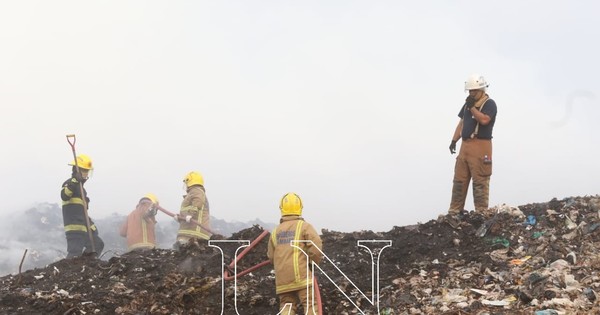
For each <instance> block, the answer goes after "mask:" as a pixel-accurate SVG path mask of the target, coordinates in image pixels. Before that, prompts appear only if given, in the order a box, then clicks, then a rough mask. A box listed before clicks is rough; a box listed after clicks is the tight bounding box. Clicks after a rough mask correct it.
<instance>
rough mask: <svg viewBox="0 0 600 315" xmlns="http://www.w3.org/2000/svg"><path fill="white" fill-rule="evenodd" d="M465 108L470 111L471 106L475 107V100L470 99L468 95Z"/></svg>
mask: <svg viewBox="0 0 600 315" xmlns="http://www.w3.org/2000/svg"><path fill="white" fill-rule="evenodd" d="M465 106H466V107H467V110H471V108H473V106H475V98H473V97H471V95H469V96H468V97H467V99H466V100H465Z"/></svg>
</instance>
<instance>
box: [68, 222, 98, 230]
mask: <svg viewBox="0 0 600 315" xmlns="http://www.w3.org/2000/svg"><path fill="white" fill-rule="evenodd" d="M90 229H91V230H92V231H96V225H95V224H92V226H90ZM73 231H81V232H87V227H86V226H85V225H81V224H67V225H65V232H73Z"/></svg>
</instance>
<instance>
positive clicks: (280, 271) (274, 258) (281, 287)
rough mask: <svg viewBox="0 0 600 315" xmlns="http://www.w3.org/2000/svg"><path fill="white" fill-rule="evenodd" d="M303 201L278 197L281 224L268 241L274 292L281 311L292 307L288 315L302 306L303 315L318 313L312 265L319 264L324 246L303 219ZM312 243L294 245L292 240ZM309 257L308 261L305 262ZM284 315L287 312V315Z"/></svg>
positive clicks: (293, 196)
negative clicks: (273, 275) (313, 263)
mask: <svg viewBox="0 0 600 315" xmlns="http://www.w3.org/2000/svg"><path fill="white" fill-rule="evenodd" d="M302 208H303V206H302V200H301V199H300V197H299V196H298V195H297V194H295V193H287V194H285V195H284V196H283V198H281V202H280V203H279V209H280V210H281V219H280V224H279V226H277V227H276V228H275V229H274V230H273V231H272V232H271V237H270V239H269V245H268V249H267V256H268V257H269V260H270V261H271V263H273V266H274V268H275V285H276V293H277V296H278V297H279V306H280V311H281V310H283V309H284V307H285V305H286V304H291V306H292V309H291V312H290V313H289V314H296V308H297V307H298V304H299V303H301V304H302V307H303V308H304V314H310V315H312V314H317V311H316V306H315V305H314V298H313V296H312V294H311V293H312V289H313V288H312V285H313V281H312V276H313V275H312V271H311V270H312V269H311V263H310V262H315V263H317V264H318V263H319V262H321V259H322V257H321V251H319V249H321V250H322V249H323V243H322V241H321V237H320V236H319V235H318V234H317V232H316V231H315V229H314V228H313V226H312V225H311V224H309V223H308V222H306V221H304V219H303V218H302ZM301 240H304V241H312V243H310V242H299V243H294V246H292V243H291V241H301ZM305 253H306V255H308V259H306V256H305ZM286 314H287V313H286Z"/></svg>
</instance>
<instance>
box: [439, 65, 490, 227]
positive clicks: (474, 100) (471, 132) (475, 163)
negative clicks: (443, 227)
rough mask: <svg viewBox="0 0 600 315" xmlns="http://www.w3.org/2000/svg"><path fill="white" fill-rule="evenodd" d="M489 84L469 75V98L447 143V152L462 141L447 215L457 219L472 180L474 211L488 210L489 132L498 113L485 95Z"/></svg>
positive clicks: (475, 75)
mask: <svg viewBox="0 0 600 315" xmlns="http://www.w3.org/2000/svg"><path fill="white" fill-rule="evenodd" d="M488 86H489V84H488V83H487V81H486V80H485V79H484V77H483V76H481V75H478V74H473V75H471V76H470V77H469V78H468V79H467V81H466V82H465V92H466V91H468V92H469V96H468V97H467V99H466V100H465V104H464V105H463V106H461V109H460V111H459V113H458V117H459V118H460V120H459V122H458V125H457V126H456V129H455V131H454V134H453V136H452V141H451V142H450V147H449V148H450V153H451V154H454V153H455V152H456V143H457V142H458V141H459V140H462V145H461V146H460V151H459V152H458V157H457V158H456V164H455V166H454V180H453V186H452V199H451V202H450V208H449V210H448V213H449V214H451V215H453V216H455V217H458V216H459V215H460V214H461V213H462V211H463V210H464V206H465V199H466V198H467V191H468V189H469V182H470V181H471V179H473V201H474V203H475V211H478V212H484V211H486V210H487V209H488V203H489V193H490V191H489V185H490V176H491V175H492V131H493V129H494V124H495V122H496V114H497V112H498V109H497V106H496V102H494V100H492V99H491V98H490V97H489V95H488V94H487V93H486V92H487V88H488Z"/></svg>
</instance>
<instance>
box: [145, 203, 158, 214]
mask: <svg viewBox="0 0 600 315" xmlns="http://www.w3.org/2000/svg"><path fill="white" fill-rule="evenodd" d="M157 210H158V209H156V205H154V204H153V205H152V206H151V207H150V208H149V209H148V211H147V212H146V217H153V216H156V213H157V212H158V211H157Z"/></svg>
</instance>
